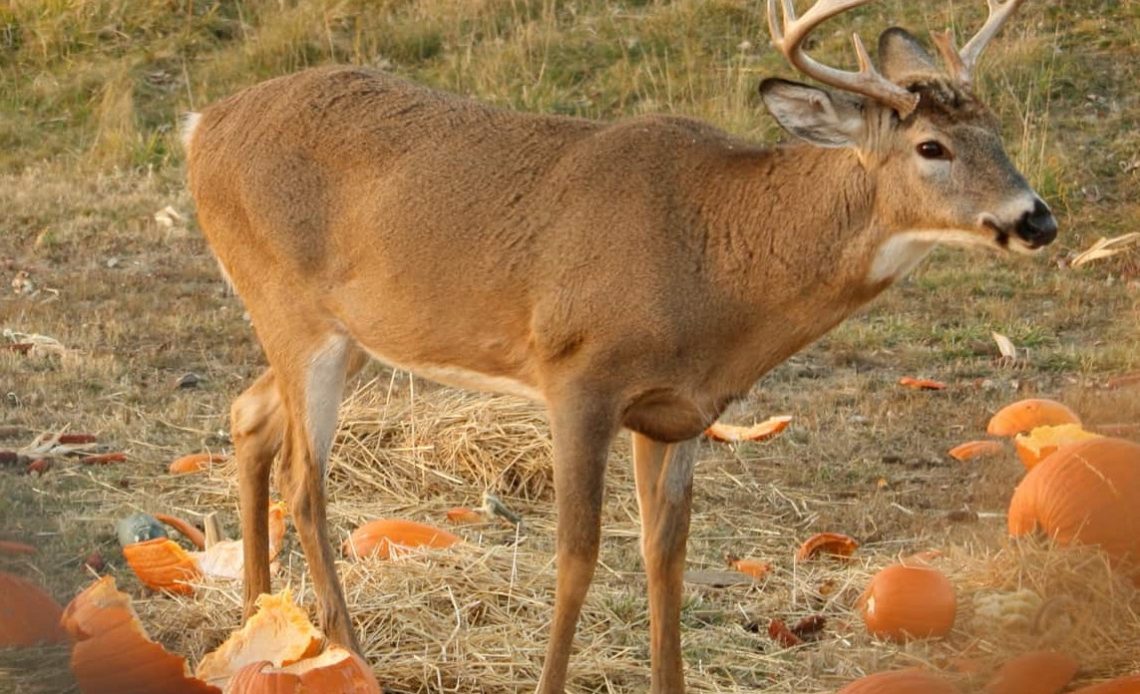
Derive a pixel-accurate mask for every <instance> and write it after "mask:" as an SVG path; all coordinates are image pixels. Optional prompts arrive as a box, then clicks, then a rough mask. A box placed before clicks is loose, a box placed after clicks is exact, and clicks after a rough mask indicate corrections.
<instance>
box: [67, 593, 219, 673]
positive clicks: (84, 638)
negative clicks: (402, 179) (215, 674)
mask: <svg viewBox="0 0 1140 694" xmlns="http://www.w3.org/2000/svg"><path fill="white" fill-rule="evenodd" d="M61 622H62V623H63V625H64V627H65V628H66V629H67V631H68V633H70V634H71V635H72V636H73V638H75V639H76V641H77V643H76V644H75V647H74V648H73V649H72V652H71V671H72V673H74V675H75V679H76V681H77V682H78V684H79V688H80V690H81V691H83V692H115V693H116V694H152V693H153V692H163V693H164V694H166V693H167V692H169V693H170V694H221V690H220V689H217V688H215V687H211V686H209V685H207V684H206V683H205V682H202V681H201V680H198V679H195V678H194V677H193V676H191V674H190V669H189V667H187V665H186V660H185V659H184V658H181V657H179V656H176V655H174V654H172V653H170V652H169V651H167V650H166V649H165V648H163V647H162V646H161V645H159V644H157V643H155V642H154V641H152V640H151V639H150V637H149V636H148V635H147V633H146V629H145V628H143V625H142V623H141V622H139V619H138V615H137V614H136V613H135V611H134V608H133V607H132V606H131V599H130V598H129V597H128V596H127V595H126V594H125V593H122V592H120V591H119V590H118V589H116V587H115V579H114V578H112V577H111V576H104V577H103V578H100V579H99V580H98V581H96V582H95V583H93V584H92V585H90V586H88V587H87V588H86V589H85V590H84V591H83V592H81V593H80V594H79V595H77V596H76V597H75V599H74V600H72V601H71V603H69V604H68V606H67V609H66V610H64V613H63V618H62V619H61Z"/></svg>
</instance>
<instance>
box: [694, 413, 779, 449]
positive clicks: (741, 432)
mask: <svg viewBox="0 0 1140 694" xmlns="http://www.w3.org/2000/svg"><path fill="white" fill-rule="evenodd" d="M791 422H792V418H791V417H789V416H787V415H783V416H779V417H769V418H768V419H765V420H764V421H763V422H760V423H759V424H753V425H752V426H750V427H741V426H735V425H733V424H721V423H720V422H715V423H713V425H712V426H710V427H709V428H708V429H706V430H705V436H707V437H709V438H710V439H712V440H713V441H721V442H723V443H736V442H738V441H765V440H767V439H770V438H772V437H773V436H775V435H776V434H779V433H780V432H781V431H783V430H784V429H787V428H788V425H789V424H791Z"/></svg>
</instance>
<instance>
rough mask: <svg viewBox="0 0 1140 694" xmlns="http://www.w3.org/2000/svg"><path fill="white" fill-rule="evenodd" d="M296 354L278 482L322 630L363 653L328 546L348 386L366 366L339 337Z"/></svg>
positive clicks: (285, 389) (287, 382)
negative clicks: (339, 426) (334, 452)
mask: <svg viewBox="0 0 1140 694" xmlns="http://www.w3.org/2000/svg"><path fill="white" fill-rule="evenodd" d="M293 346H294V347H296V345H293ZM296 352H297V350H296V349H294V354H293V355H292V356H293V359H291V360H288V363H289V364H290V365H291V366H292V369H291V370H290V372H289V376H288V377H286V376H285V374H284V372H283V371H281V370H280V369H279V370H278V371H277V375H276V380H277V387H278V390H279V392H280V394H281V399H282V401H283V403H284V406H285V407H284V410H285V413H286V420H287V421H286V425H285V431H284V435H283V437H282V441H283V445H282V451H281V462H280V468H279V476H278V482H279V485H280V487H281V493H282V496H284V497H285V499H286V502H287V504H288V506H289V510H290V512H291V514H292V516H293V524H294V525H295V526H296V528H297V535H298V536H299V538H300V540H301V549H302V550H303V551H304V553H305V559H306V562H307V564H308V567H309V574H310V576H311V577H312V580H313V591H314V592H315V593H316V596H317V605H318V610H319V616H320V625H321V627H322V629H323V630H324V633H325V635H326V636H328V638H329V639H330V640H331V641H332V642H334V643H337V644H340V645H342V646H345V647H347V648H351V649H353V650H356V651H357V652H359V650H360V648H359V645H358V643H357V640H356V635H355V634H354V633H353V629H352V621H351V619H350V617H349V613H348V606H347V605H346V604H345V600H344V591H343V590H342V589H341V585H340V580H339V579H338V578H337V573H336V565H335V555H334V553H333V549H332V545H331V543H330V542H329V531H328V520H327V514H326V508H325V503H326V497H325V477H326V473H327V470H328V460H329V451H330V449H331V448H332V442H333V437H334V434H335V433H336V421H337V410H338V408H339V406H340V400H341V396H342V394H343V390H344V384H345V380H346V379H347V377H348V375H349V374H350V372H355V371H356V370H358V369H359V368H360V366H361V365H362V364H363V363H364V361H365V360H364V358H363V355H362V353H361V352H360V350H359V349H358V348H357V347H356V346H355V345H354V344H353V343H352V341H351V339H350V338H348V337H346V336H344V335H336V334H330V335H327V336H325V337H324V338H323V341H318V342H316V343H313V344H310V345H307V346H306V348H304V349H303V350H301V351H300V354H297V353H296ZM267 353H269V350H267ZM274 356H275V355H273V354H272V353H269V358H270V362H271V363H272V362H273V360H274ZM282 363H285V360H282ZM261 514H262V515H263V516H264V515H265V511H264V507H262V510H261Z"/></svg>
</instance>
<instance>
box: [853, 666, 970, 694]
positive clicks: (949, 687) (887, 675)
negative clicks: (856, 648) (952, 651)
mask: <svg viewBox="0 0 1140 694" xmlns="http://www.w3.org/2000/svg"><path fill="white" fill-rule="evenodd" d="M838 694H961V692H960V690H959V689H958V688H957V687H955V686H954V685H953V684H951V683H950V682H949V681H947V680H946V679H945V678H942V677H939V676H938V675H935V674H931V673H929V672H926V671H924V670H917V669H909V670H895V671H893V672H880V673H876V674H874V675H867V676H866V677H862V678H860V679H857V680H855V681H854V682H852V683H851V684H848V685H847V686H846V687H844V688H843V689H840V690H839V692H838Z"/></svg>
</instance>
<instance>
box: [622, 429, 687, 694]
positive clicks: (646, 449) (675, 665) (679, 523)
mask: <svg viewBox="0 0 1140 694" xmlns="http://www.w3.org/2000/svg"><path fill="white" fill-rule="evenodd" d="M696 449H697V446H696V440H695V439H693V440H689V441H683V442H680V443H671V444H666V443H661V442H659V441H654V440H653V439H650V438H649V437H647V436H645V435H643V434H638V433H636V432H635V433H634V434H633V465H634V476H635V477H636V479H637V500H638V508H639V509H640V511H641V554H642V557H643V559H644V560H645V573H646V576H647V578H648V581H649V650H650V656H651V660H652V681H651V685H650V691H651V692H654V693H655V694H665V693H666V692H668V693H669V694H673V693H674V692H683V691H684V690H685V675H684V662H683V660H682V659H681V592H682V588H683V584H682V581H683V574H684V570H685V545H686V542H687V540H688V538H689V513H690V510H691V508H692V501H693V464H694V460H695V457H696Z"/></svg>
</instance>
